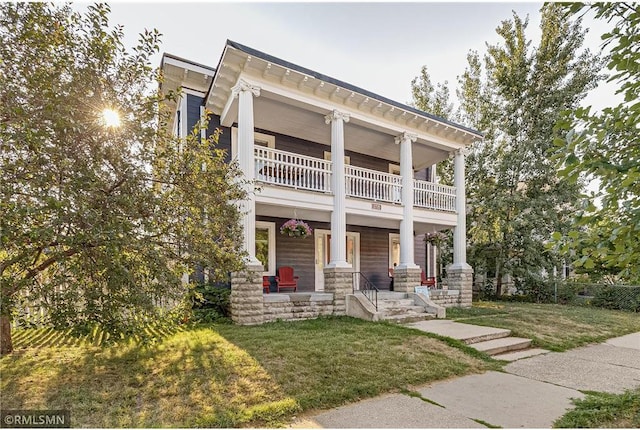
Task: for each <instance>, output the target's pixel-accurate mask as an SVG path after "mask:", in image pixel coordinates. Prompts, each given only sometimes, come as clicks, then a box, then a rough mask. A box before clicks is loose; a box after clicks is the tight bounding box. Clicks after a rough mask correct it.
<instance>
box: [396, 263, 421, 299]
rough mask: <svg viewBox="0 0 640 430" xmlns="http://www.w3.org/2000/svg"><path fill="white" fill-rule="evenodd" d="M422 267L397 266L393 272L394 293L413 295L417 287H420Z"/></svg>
mask: <svg viewBox="0 0 640 430" xmlns="http://www.w3.org/2000/svg"><path fill="white" fill-rule="evenodd" d="M421 274H422V269H421V268H420V266H415V267H402V266H396V268H395V269H394V270H393V291H398V292H402V293H413V292H414V291H415V287H419V286H420V275H421Z"/></svg>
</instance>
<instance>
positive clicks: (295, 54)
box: [76, 2, 612, 107]
mask: <svg viewBox="0 0 640 430" xmlns="http://www.w3.org/2000/svg"><path fill="white" fill-rule="evenodd" d="M110 4H111V8H112V14H111V22H112V23H113V24H122V25H124V30H125V34H126V36H127V40H126V43H127V44H128V45H129V46H131V45H132V44H133V43H134V41H135V40H136V38H137V34H138V33H140V32H141V31H143V30H144V29H145V28H157V29H158V30H159V31H160V32H161V33H162V34H163V38H162V41H163V44H162V47H161V51H162V52H168V53H171V54H174V55H177V56H180V57H184V58H187V59H190V60H193V61H196V62H198V63H202V64H206V65H210V66H212V67H215V66H216V65H217V62H218V60H219V58H220V55H221V53H222V49H223V48H224V44H225V41H226V40H227V39H231V40H233V41H236V42H239V43H241V44H244V45H247V46H249V47H252V48H255V49H258V50H260V51H263V52H266V53H268V54H271V55H275V56H277V57H279V58H281V59H283V60H286V61H289V62H292V63H295V64H298V65H300V66H303V67H306V68H309V69H312V70H315V71H317V72H319V73H323V74H326V75H329V76H331V77H333V78H336V79H340V80H342V81H345V82H348V83H350V84H353V85H356V86H359V87H362V88H364V89H367V90H370V91H373V92H375V93H378V94H380V95H382V96H385V97H388V98H390V99H393V100H396V101H399V102H402V103H407V102H410V101H411V91H410V83H411V80H412V79H413V78H414V77H415V76H416V75H418V73H419V72H420V68H421V66H422V65H426V66H427V68H428V70H429V72H430V75H431V77H432V81H433V82H434V83H435V82H442V81H445V80H447V81H449V84H450V89H451V90H452V93H453V92H454V91H455V85H456V77H457V76H458V75H460V74H462V72H463V71H464V68H465V65H466V54H467V52H468V51H469V50H470V49H474V50H478V51H480V52H481V53H484V51H485V42H489V43H496V42H498V41H499V38H498V36H497V35H496V33H495V28H496V27H497V26H498V25H499V24H500V21H502V20H505V19H509V18H510V17H511V14H512V10H513V11H515V12H516V13H517V14H518V15H520V16H521V17H525V16H526V15H529V32H528V35H529V38H533V40H534V43H536V44H537V40H539V37H540V30H539V24H540V13H539V9H540V7H541V3H217V2H216V3H211V2H199V3H152V2H144V3H125V2H111V3H110ZM76 6H77V7H79V8H80V7H82V6H81V5H76ZM585 24H586V25H585V26H587V27H591V31H590V33H589V34H588V36H587V44H588V46H590V48H591V49H592V50H596V51H599V47H600V37H599V36H600V34H602V33H603V32H604V31H605V30H606V26H605V25H603V24H602V23H599V22H598V23H593V21H591V20H588V21H587V22H585ZM159 62H160V55H158V57H157V61H156V64H159ZM611 92H612V90H611V88H610V87H605V88H601V89H599V90H597V91H596V92H595V93H594V94H593V95H591V96H590V97H589V98H588V100H587V102H588V103H589V104H594V105H596V106H598V107H600V105H606V104H610V102H611V101H612V96H611Z"/></svg>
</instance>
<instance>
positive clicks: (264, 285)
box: [262, 276, 271, 294]
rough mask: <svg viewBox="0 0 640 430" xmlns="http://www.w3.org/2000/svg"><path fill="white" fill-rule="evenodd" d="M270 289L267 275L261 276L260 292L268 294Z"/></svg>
mask: <svg viewBox="0 0 640 430" xmlns="http://www.w3.org/2000/svg"><path fill="white" fill-rule="evenodd" d="M270 289H271V281H270V280H269V277H268V276H263V277H262V292H263V293H266V294H269V290H270Z"/></svg>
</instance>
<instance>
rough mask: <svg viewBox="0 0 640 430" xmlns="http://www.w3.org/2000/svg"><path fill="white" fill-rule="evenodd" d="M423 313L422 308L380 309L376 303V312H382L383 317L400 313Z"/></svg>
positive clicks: (414, 306) (412, 306) (399, 307)
mask: <svg viewBox="0 0 640 430" xmlns="http://www.w3.org/2000/svg"><path fill="white" fill-rule="evenodd" d="M424 311H425V309H424V307H423V306H416V305H411V306H389V307H380V304H379V303H378V312H382V313H384V314H385V315H398V314H402V313H417V314H418V313H423V312H424Z"/></svg>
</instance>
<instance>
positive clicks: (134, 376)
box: [0, 317, 494, 427]
mask: <svg viewBox="0 0 640 430" xmlns="http://www.w3.org/2000/svg"><path fill="white" fill-rule="evenodd" d="M14 339H15V346H16V351H15V352H14V354H13V355H11V356H7V357H3V358H2V359H0V372H1V376H2V378H1V381H0V389H1V391H2V407H3V408H6V409H70V410H71V419H72V425H73V426H74V427H169V426H170V427H195V426H197V427H237V426H280V425H286V424H287V423H288V422H289V421H290V419H291V418H292V417H293V416H294V415H295V414H297V413H299V412H300V411H303V410H311V409H317V408H328V407H332V406H338V405H341V404H344V403H348V402H352V401H356V400H359V399H362V398H367V397H372V396H375V395H378V394H381V393H384V392H389V391H400V390H403V389H404V390H410V389H411V387H413V386H415V385H421V384H426V383H429V382H432V381H436V380H440V379H444V378H448V377H452V376H457V375H464V374H469V373H474V372H481V371H483V370H485V369H487V368H492V367H493V366H494V364H493V363H491V362H490V361H484V360H482V359H481V358H478V357H474V356H470V355H468V354H466V353H465V352H464V351H463V350H461V349H458V348H455V347H452V346H450V345H448V344H447V343H445V342H442V341H441V340H438V339H436V338H434V337H431V336H428V335H425V334H423V333H421V332H417V331H415V330H411V329H407V328H403V327H400V326H396V325H391V324H385V323H370V322H365V321H360V320H356V319H351V318H346V317H343V318H322V319H318V320H309V321H301V322H290V323H286V322H277V323H270V324H264V325H262V326H252V327H248V326H232V325H209V326H200V327H196V328H192V329H188V330H183V331H181V332H177V333H167V334H166V336H165V338H164V339H162V340H161V341H159V342H157V343H156V344H151V345H139V344H135V343H133V342H130V343H127V344H119V345H111V346H104V345H102V346H101V345H100V342H99V339H98V337H97V336H95V335H94V336H88V337H87V338H85V339H81V340H75V339H73V338H70V337H69V336H68V334H65V333H61V332H55V331H52V330H24V331H18V332H16V333H15V336H14Z"/></svg>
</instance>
